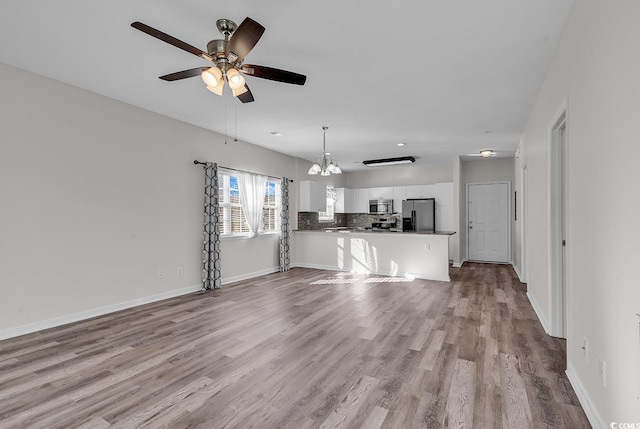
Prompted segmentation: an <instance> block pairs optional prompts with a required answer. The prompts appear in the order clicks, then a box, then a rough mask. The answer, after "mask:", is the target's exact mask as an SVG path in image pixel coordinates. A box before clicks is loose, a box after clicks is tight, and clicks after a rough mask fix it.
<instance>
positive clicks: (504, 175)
mask: <svg viewBox="0 0 640 429" xmlns="http://www.w3.org/2000/svg"><path fill="white" fill-rule="evenodd" d="M513 168H514V167H513V158H488V159H478V160H473V161H463V162H462V163H461V165H460V177H461V178H460V184H461V189H460V192H461V195H460V200H461V204H460V257H461V258H462V260H466V259H467V184H469V183H488V182H511V183H513ZM509 199H510V204H511V206H512V210H513V189H512V191H511V195H510V196H509ZM512 219H513V217H512Z"/></svg>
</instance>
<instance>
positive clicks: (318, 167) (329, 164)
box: [307, 127, 342, 176]
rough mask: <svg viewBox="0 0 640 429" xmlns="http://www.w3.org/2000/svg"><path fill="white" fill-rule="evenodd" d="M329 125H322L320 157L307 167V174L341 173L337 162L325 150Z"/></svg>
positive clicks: (326, 174) (325, 174)
mask: <svg viewBox="0 0 640 429" xmlns="http://www.w3.org/2000/svg"><path fill="white" fill-rule="evenodd" d="M328 129H329V127H322V158H321V159H319V160H318V159H316V161H315V162H314V163H313V165H312V166H311V168H309V171H308V172H307V173H308V174H311V175H312V176H314V175H316V174H320V175H321V176H328V175H330V174H342V170H341V169H340V167H339V166H338V162H337V161H335V160H334V159H332V158H330V157H329V155H331V154H330V153H329V152H327V130H328Z"/></svg>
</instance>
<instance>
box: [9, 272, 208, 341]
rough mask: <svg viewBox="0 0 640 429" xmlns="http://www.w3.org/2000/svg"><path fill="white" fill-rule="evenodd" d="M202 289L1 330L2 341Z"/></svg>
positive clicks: (168, 292) (99, 308) (199, 287)
mask: <svg viewBox="0 0 640 429" xmlns="http://www.w3.org/2000/svg"><path fill="white" fill-rule="evenodd" d="M201 289H202V285H201V284H198V285H195V286H189V287H186V288H182V289H175V290H171V291H167V292H162V293H159V294H155V295H150V296H146V297H143V298H136V299H132V300H130V301H125V302H120V303H117V304H111V305H105V306H104V307H98V308H92V309H90V310H85V311H79V312H77V313H72V314H66V315H64V316H58V317H53V318H51V319H46V320H40V321H38V322H33V323H28V324H26V325H21V326H16V327H13V328H8V329H2V330H0V340H6V339H7V338H14V337H19V336H20V335H26V334H32V333H34V332H38V331H42V330H45V329H49V328H55V327H56V326H62V325H66V324H69V323H74V322H79V321H81V320H86V319H91V318H92V317H97V316H104V315H105V314H109V313H113V312H116V311H120V310H125V309H127V308H133V307H138V306H140V305H144V304H150V303H152V302H156V301H162V300H163V299H168V298H174V297H176V296H180V295H186V294H189V293H193V292H197V291H199V290H201Z"/></svg>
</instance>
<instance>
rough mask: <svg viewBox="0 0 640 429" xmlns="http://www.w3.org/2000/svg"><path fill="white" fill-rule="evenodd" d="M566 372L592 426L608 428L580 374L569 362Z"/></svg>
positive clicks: (601, 428) (602, 428)
mask: <svg viewBox="0 0 640 429" xmlns="http://www.w3.org/2000/svg"><path fill="white" fill-rule="evenodd" d="M565 374H567V378H568V379H569V383H571V387H573V390H574V391H575V392H576V396H577V397H578V400H579V401H580V405H582V409H583V410H584V413H585V414H586V415H587V419H589V423H591V426H593V427H594V428H596V429H598V428H600V429H605V428H608V427H609V425H607V424H605V422H604V420H602V416H600V413H599V412H598V409H597V408H596V407H595V405H594V404H593V401H592V400H591V397H590V396H589V394H588V393H587V390H586V389H585V388H584V385H583V384H582V382H581V381H580V377H578V374H576V372H575V371H574V369H573V367H572V366H571V364H569V363H567V370H566V371H565Z"/></svg>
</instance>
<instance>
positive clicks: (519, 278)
mask: <svg viewBox="0 0 640 429" xmlns="http://www.w3.org/2000/svg"><path fill="white" fill-rule="evenodd" d="M511 266H512V267H513V270H514V271H515V272H516V275H517V276H518V280H520V283H526V282H525V281H524V280H523V279H522V274H521V273H520V268H518V266H517V265H516V264H514V263H513V262H511Z"/></svg>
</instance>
